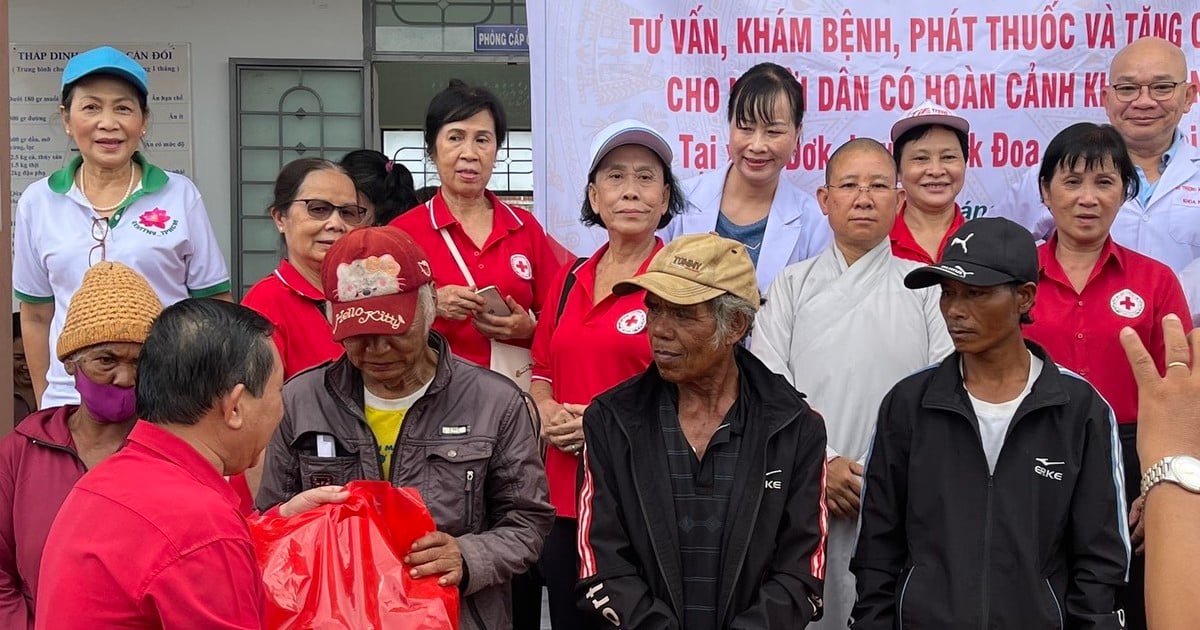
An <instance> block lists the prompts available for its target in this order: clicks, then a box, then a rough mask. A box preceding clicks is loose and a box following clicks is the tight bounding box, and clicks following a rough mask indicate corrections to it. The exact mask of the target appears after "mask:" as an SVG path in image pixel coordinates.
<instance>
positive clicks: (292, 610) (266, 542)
mask: <svg viewBox="0 0 1200 630" xmlns="http://www.w3.org/2000/svg"><path fill="white" fill-rule="evenodd" d="M346 489H347V490H349V491H350V498H349V499H348V500H347V501H346V502H345V503H343V504H340V505H323V506H321V507H319V508H316V509H313V510H309V511H307V512H305V513H303V514H299V515H297V516H293V517H291V518H283V517H280V516H263V517H258V518H252V519H249V523H250V534H251V536H252V537H253V538H254V547H255V552H256V554H257V556H258V565H259V566H260V567H261V568H262V572H263V582H264V584H265V587H266V588H265V590H266V598H267V601H266V604H265V609H266V627H267V628H271V629H276V628H279V629H283V628H296V629H299V628H320V629H322V630H333V629H334V628H338V629H341V628H353V629H354V630H359V629H363V630H366V629H377V630H383V629H385V628H386V629H393V628H394V629H403V630H455V629H457V628H458V589H457V588H455V587H443V586H438V583H437V580H438V577H437V576H430V577H425V578H421V579H414V578H412V577H411V576H409V574H408V570H409V569H410V568H411V567H408V566H406V565H405V564H404V563H403V562H402V559H403V558H404V556H405V554H406V552H407V551H408V549H409V548H410V547H412V544H413V542H414V541H415V540H417V539H418V538H420V537H421V536H424V535H425V534H428V533H430V532H432V531H434V529H435V525H434V523H433V517H431V516H430V515H429V510H427V509H426V508H425V504H424V502H423V501H421V497H420V495H419V494H418V493H417V491H416V490H414V489H411V488H401V489H397V488H393V487H392V486H391V484H388V483H387V482H384V481H354V482H351V483H349V484H348V485H347V486H346Z"/></svg>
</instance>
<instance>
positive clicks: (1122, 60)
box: [1100, 39, 1196, 150]
mask: <svg viewBox="0 0 1200 630" xmlns="http://www.w3.org/2000/svg"><path fill="white" fill-rule="evenodd" d="M1187 80H1188V76H1187V62H1186V59H1185V58H1184V56H1183V53H1182V52H1181V51H1180V50H1179V49H1178V48H1176V47H1175V46H1173V45H1171V44H1170V43H1168V42H1165V41H1161V40H1156V39H1145V40H1141V41H1138V42H1135V43H1133V44H1130V45H1129V46H1128V47H1126V48H1125V49H1124V50H1122V51H1121V52H1119V53H1117V56H1116V57H1115V58H1114V59H1113V63H1112V67H1111V68H1110V70H1109V75H1108V83H1109V85H1108V86H1106V87H1105V88H1104V91H1103V92H1102V93H1101V95H1100V99H1101V103H1103V105H1104V111H1105V113H1107V114H1108V120H1109V122H1111V123H1112V125H1113V127H1116V129H1117V132H1118V133H1120V134H1121V137H1122V138H1124V139H1125V142H1126V143H1127V144H1130V145H1132V146H1131V148H1133V149H1135V150H1136V149H1137V148H1139V145H1159V146H1161V148H1164V149H1165V148H1166V146H1168V145H1169V144H1170V142H1171V140H1172V138H1173V137H1174V135H1175V130H1176V128H1177V127H1178V126H1179V121H1180V120H1182V119H1183V115H1184V114H1186V113H1187V112H1188V110H1190V109H1191V108H1192V102H1193V101H1195V100H1196V86H1195V85H1192V84H1190V83H1188V84H1185V85H1179V86H1176V88H1175V91H1174V92H1173V93H1172V94H1171V96H1170V97H1169V98H1167V99H1165V100H1162V101H1156V100H1154V99H1153V98H1152V97H1151V96H1150V90H1149V88H1141V91H1140V93H1139V94H1138V96H1137V98H1135V99H1134V100H1132V101H1130V102H1128V103H1122V102H1121V101H1120V100H1119V99H1118V98H1117V96H1116V94H1115V92H1114V91H1113V88H1112V86H1113V85H1120V84H1123V83H1132V84H1142V85H1145V84H1150V83H1156V82H1163V81H1166V82H1172V83H1173V82H1178V81H1187Z"/></svg>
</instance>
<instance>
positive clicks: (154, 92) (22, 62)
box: [8, 43, 194, 214]
mask: <svg viewBox="0 0 1200 630" xmlns="http://www.w3.org/2000/svg"><path fill="white" fill-rule="evenodd" d="M112 46H113V47H114V48H117V49H118V50H121V51H124V52H125V53H126V54H128V55H129V56H130V57H132V58H133V59H135V60H136V61H137V62H138V63H140V64H142V67H144V68H145V69H146V73H147V75H149V83H150V98H149V105H150V129H149V132H148V133H147V134H146V136H145V138H144V139H143V140H144V141H143V145H144V148H143V151H144V153H145V154H146V157H147V158H148V159H149V160H150V161H151V162H152V163H154V164H156V165H158V166H160V167H162V168H163V169H164V170H168V171H173V172H176V173H182V174H184V175H187V176H188V177H189V178H193V179H194V177H193V173H192V79H191V58H190V49H189V45H188V44H178V43H177V44H113V45H112ZM95 47H96V44H12V45H11V46H10V49H9V68H8V73H9V89H10V103H9V127H8V128H9V136H10V141H11V143H12V200H11V201H12V208H13V212H14V214H15V212H16V207H17V199H18V198H19V197H20V196H21V192H22V191H24V190H25V187H26V186H28V185H29V184H32V183H33V182H35V181H37V180H39V179H41V178H43V177H46V176H48V175H50V174H51V173H53V172H54V171H56V170H58V169H60V168H62V167H63V166H64V165H65V164H66V163H67V162H68V161H69V160H70V159H71V158H72V157H73V156H74V155H75V154H76V150H75V146H74V143H73V142H69V138H68V137H67V134H66V133H65V131H64V130H63V123H62V119H61V117H60V116H59V113H58V106H59V103H60V101H61V99H62V73H63V67H64V66H65V65H66V64H67V61H69V60H70V59H71V57H74V56H75V55H76V54H78V53H81V52H84V51H86V50H90V49H92V48H95Z"/></svg>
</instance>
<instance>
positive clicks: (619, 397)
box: [578, 346, 828, 630]
mask: <svg viewBox="0 0 1200 630" xmlns="http://www.w3.org/2000/svg"><path fill="white" fill-rule="evenodd" d="M735 357H736V360H737V365H738V369H739V371H740V377H741V378H742V379H744V384H745V385H748V386H749V387H743V391H746V390H748V392H749V393H748V395H749V396H750V397H751V400H750V401H748V402H749V411H748V413H747V421H746V428H745V432H744V433H743V437H742V447H741V451H740V454H739V457H738V461H737V464H736V473H735V475H736V479H735V482H734V492H733V495H732V496H730V498H729V509H728V517H727V518H728V520H727V523H726V524H727V527H726V528H725V539H724V542H723V545H722V555H721V557H722V565H723V572H722V575H721V577H720V584H719V592H720V596H719V598H718V601H717V602H716V609H717V612H716V615H717V617H716V618H717V620H719V621H718V623H717V627H720V628H731V629H732V628H738V629H750V628H755V629H779V630H783V629H785V628H786V629H788V630H792V629H795V628H803V627H804V626H805V625H807V624H808V622H809V621H811V620H813V619H816V618H819V617H820V613H821V587H822V583H823V580H824V576H825V534H826V531H827V525H828V517H827V514H826V511H825V423H824V421H823V420H822V419H821V416H820V415H818V414H817V413H816V412H815V411H813V410H812V409H811V408H810V407H809V406H808V404H807V403H806V402H805V401H804V397H803V396H802V395H801V394H799V393H798V392H796V390H795V389H794V388H792V386H791V385H790V384H789V383H788V382H787V380H785V379H784V378H783V377H782V376H779V375H778V374H775V373H773V372H771V371H770V370H768V369H767V368H766V366H764V365H763V364H762V362H761V361H759V360H758V359H757V358H756V357H754V355H752V354H750V353H749V352H748V351H747V350H745V349H744V348H742V347H740V346H738V347H736V348H735ZM666 386H667V384H666V382H665V381H664V380H663V379H662V377H661V376H660V375H659V373H658V370H657V369H656V368H655V366H654V365H653V364H652V365H651V366H650V367H649V369H647V370H646V372H644V373H643V374H641V375H639V376H636V377H634V378H632V379H630V380H628V381H626V382H624V383H622V384H621V385H618V386H617V387H614V388H613V389H610V390H609V391H607V392H605V393H604V394H601V395H600V396H598V397H597V398H596V399H595V400H593V401H592V403H591V404H590V405H589V406H588V408H587V411H586V413H585V414H584V420H583V431H584V437H585V446H584V456H583V460H582V463H581V469H582V474H581V475H580V483H581V487H580V494H579V552H580V574H581V579H580V582H579V586H578V592H579V595H580V601H579V606H580V607H581V608H582V609H583V610H585V611H587V613H588V614H589V616H593V617H594V618H595V619H596V620H598V621H599V623H600V624H601V625H602V626H603V627H614V628H630V629H639V630H643V629H645V630H648V629H664V630H665V629H676V628H680V622H679V617H680V614H681V612H682V610H683V578H684V576H683V575H682V571H681V569H680V561H679V546H678V542H677V541H678V534H677V531H678V530H677V525H676V523H675V521H674V520H673V519H672V518H671V514H672V512H673V510H672V506H673V505H674V500H673V498H672V496H671V482H670V471H669V470H668V467H667V456H666V452H665V447H664V442H663V439H662V434H661V432H660V429H659V420H658V407H657V404H658V402H657V401H658V400H659V392H660V391H662V390H661V388H663V387H666ZM742 402H747V401H742Z"/></svg>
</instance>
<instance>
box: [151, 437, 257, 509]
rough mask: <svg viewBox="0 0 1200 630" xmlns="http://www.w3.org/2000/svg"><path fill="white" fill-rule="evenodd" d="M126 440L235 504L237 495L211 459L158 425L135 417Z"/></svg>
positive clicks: (236, 504) (232, 504)
mask: <svg viewBox="0 0 1200 630" xmlns="http://www.w3.org/2000/svg"><path fill="white" fill-rule="evenodd" d="M129 442H130V443H131V444H136V445H138V446H140V447H142V448H143V449H145V450H147V451H150V452H152V453H154V454H155V455H158V456H159V457H161V458H162V459H165V460H167V461H168V462H171V463H172V464H175V465H176V466H179V467H180V468H182V469H184V470H186V471H187V472H188V474H190V475H191V476H192V477H195V479H196V481H199V482H200V483H202V484H204V485H206V486H208V487H210V488H212V489H213V490H214V491H216V493H217V494H218V495H220V496H221V497H222V498H224V499H225V500H226V501H229V505H231V506H233V507H234V508H237V507H238V505H239V500H238V495H237V492H235V491H234V490H233V486H231V485H229V482H228V481H226V480H225V477H223V476H221V473H220V472H219V471H218V470H217V469H216V468H214V467H213V465H212V462H210V461H208V460H207V459H204V456H202V455H201V454H200V453H199V452H198V451H197V450H196V449H195V448H193V447H192V445H191V444H188V443H187V442H185V441H183V439H182V438H179V437H177V436H176V435H175V434H173V433H171V432H170V431H167V430H166V429H163V428H162V427H160V426H158V425H155V424H152V423H149V422H146V421H145V420H138V421H137V422H136V423H135V424H134V425H133V430H132V431H130V432H129Z"/></svg>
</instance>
